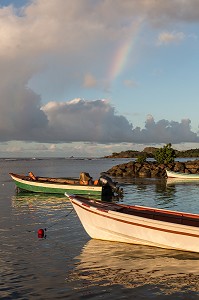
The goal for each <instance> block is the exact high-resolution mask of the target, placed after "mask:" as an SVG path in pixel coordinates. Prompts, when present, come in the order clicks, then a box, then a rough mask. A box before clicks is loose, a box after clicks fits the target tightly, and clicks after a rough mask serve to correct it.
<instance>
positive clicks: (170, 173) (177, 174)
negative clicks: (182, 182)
mask: <svg viewBox="0 0 199 300" xmlns="http://www.w3.org/2000/svg"><path fill="white" fill-rule="evenodd" d="M166 174H167V178H179V179H192V180H193V179H197V180H199V174H190V173H181V172H173V171H169V170H166Z"/></svg>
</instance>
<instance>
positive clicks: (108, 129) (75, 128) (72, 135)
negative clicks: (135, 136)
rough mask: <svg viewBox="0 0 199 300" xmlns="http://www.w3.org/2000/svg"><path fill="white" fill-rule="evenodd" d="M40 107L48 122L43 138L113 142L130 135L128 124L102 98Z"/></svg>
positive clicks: (125, 138)
mask: <svg viewBox="0 0 199 300" xmlns="http://www.w3.org/2000/svg"><path fill="white" fill-rule="evenodd" d="M42 110H43V112H44V113H45V114H46V116H47V118H48V122H49V124H48V131H47V132H46V133H45V137H44V138H45V139H46V141H52V140H54V141H56V142H64V141H65V142H66V141H89V142H99V143H114V142H118V141H120V142H123V141H130V140H131V138H132V125H131V124H130V123H129V122H128V121H127V119H126V118H125V117H123V116H119V115H116V113H115V109H114V108H113V107H112V106H111V105H110V104H109V103H108V101H106V100H94V101H85V100H82V99H74V100H72V101H68V102H62V103H57V102H49V103H48V104H46V105H45V106H43V107H42Z"/></svg>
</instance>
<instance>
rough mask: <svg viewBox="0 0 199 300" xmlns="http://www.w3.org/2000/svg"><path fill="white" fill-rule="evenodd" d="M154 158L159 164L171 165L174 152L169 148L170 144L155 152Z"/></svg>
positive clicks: (174, 155)
mask: <svg viewBox="0 0 199 300" xmlns="http://www.w3.org/2000/svg"><path fill="white" fill-rule="evenodd" d="M154 158H155V160H156V161H157V162H158V163H159V164H169V163H172V162H174V160H175V158H176V154H175V150H174V149H173V148H172V147H171V144H167V145H165V146H164V147H162V148H159V149H157V150H156V151H155V153H154Z"/></svg>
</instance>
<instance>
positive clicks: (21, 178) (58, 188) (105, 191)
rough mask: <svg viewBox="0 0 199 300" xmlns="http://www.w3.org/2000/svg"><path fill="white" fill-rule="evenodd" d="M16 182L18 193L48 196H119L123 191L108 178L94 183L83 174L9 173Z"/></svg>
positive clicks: (88, 176) (103, 177)
mask: <svg viewBox="0 0 199 300" xmlns="http://www.w3.org/2000/svg"><path fill="white" fill-rule="evenodd" d="M9 175H10V176H11V178H12V179H13V180H14V182H15V185H16V187H17V191H29V192H34V193H47V194H63V195H64V193H68V194H76V195H89V196H95V197H101V196H104V195H119V194H121V193H122V189H120V188H119V187H117V186H116V183H114V182H113V181H112V179H111V178H109V177H108V176H101V177H100V178H99V180H97V181H93V180H92V177H90V175H89V174H88V173H85V172H82V173H81V174H80V178H49V177H38V176H37V177H36V176H35V175H34V174H33V173H32V172H30V173H29V175H19V174H14V173H9Z"/></svg>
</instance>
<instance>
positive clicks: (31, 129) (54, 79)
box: [0, 0, 199, 150]
mask: <svg viewBox="0 0 199 300" xmlns="http://www.w3.org/2000/svg"><path fill="white" fill-rule="evenodd" d="M113 8H114V9H113ZM18 12H19V10H18ZM137 19H140V20H141V21H140V22H134V21H135V20H137ZM179 20H180V21H182V22H189V23H191V22H198V21H199V2H198V1H196V0H195V1H194V0H192V1H191V5H190V0H189V1H188V0H187V1H179V0H173V1H165V0H159V1H154V0H151V1H146V0H140V1H128V0H127V1H120V0H109V1H103V0H102V1H91V0H73V1H70V0H56V1H55V0H48V1H43V0H35V1H30V2H29V4H28V5H27V6H25V7H24V8H21V9H20V14H19V13H18V14H17V13H16V10H15V9H14V8H13V7H12V6H9V7H0V36H1V43H0V65H1V68H0V77H1V81H0V140H1V141H2V142H3V141H11V140H18V141H19V140H21V141H37V142H41V143H44V142H47V143H53V144H54V143H59V142H60V143H61V142H69V141H90V142H98V143H117V142H141V143H145V142H148V143H150V142H167V141H168V142H174V141H176V142H177V141H179V142H180V141H181V142H186V141H192V142H195V141H198V137H197V135H196V134H195V133H193V132H192V131H191V129H190V121H189V120H185V121H181V122H180V123H178V122H175V121H172V122H169V121H166V120H161V121H158V122H157V123H156V122H155V121H154V120H153V119H151V120H149V119H147V121H146V126H145V128H144V129H140V128H137V127H135V128H133V126H132V124H131V123H130V122H129V121H128V120H127V119H126V118H125V117H124V116H121V115H118V114H116V111H115V108H114V107H113V106H112V105H111V104H110V103H108V102H107V101H103V100H93V101H84V100H81V99H76V100H72V101H68V102H58V101H59V99H58V98H55V100H56V102H55V101H54V102H50V100H52V99H49V100H48V101H45V104H44V103H43V98H42V96H43V95H39V93H37V91H36V90H34V86H33V81H34V80H36V78H37V77H38V78H39V79H38V82H37V83H40V82H41V84H42V85H44V87H45V88H46V90H47V91H49V94H50V95H51V94H52V93H51V92H53V91H54V94H56V93H58V91H59V94H64V95H68V92H69V91H71V89H72V90H73V91H76V88H77V87H80V86H81V87H82V83H83V84H84V88H92V87H94V86H96V85H97V84H98V82H100V83H102V82H104V87H102V89H103V88H104V89H105V88H107V87H109V85H108V83H107V81H106V75H107V71H108V69H109V68H110V62H111V61H112V55H113V52H114V51H113V50H115V47H116V46H117V45H118V44H119V41H120V40H121V39H124V38H127V37H128V36H129V35H131V36H132V31H133V30H132V26H133V25H132V24H136V26H138V24H139V26H142V25H143V24H145V23H150V24H151V25H152V26H156V27H160V28H162V26H163V25H165V24H168V25H169V26H170V25H171V22H172V24H175V22H178V21H179ZM133 38H134V37H132V39H133ZM183 38H184V35H183V33H180V32H171V33H169V31H168V32H167V31H165V32H164V33H162V34H161V35H160V36H159V42H160V43H161V44H166V43H169V42H174V41H181V40H183ZM85 74H86V75H85ZM92 74H95V76H93V75H92ZM31 83H32V85H31ZM125 84H126V85H128V86H130V85H131V84H132V85H133V84H134V82H133V81H126V82H125ZM101 86H102V84H101ZM121 101H123V99H121ZM132 113H133V112H132ZM53 149H54V148H53V147H52V150H53Z"/></svg>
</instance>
